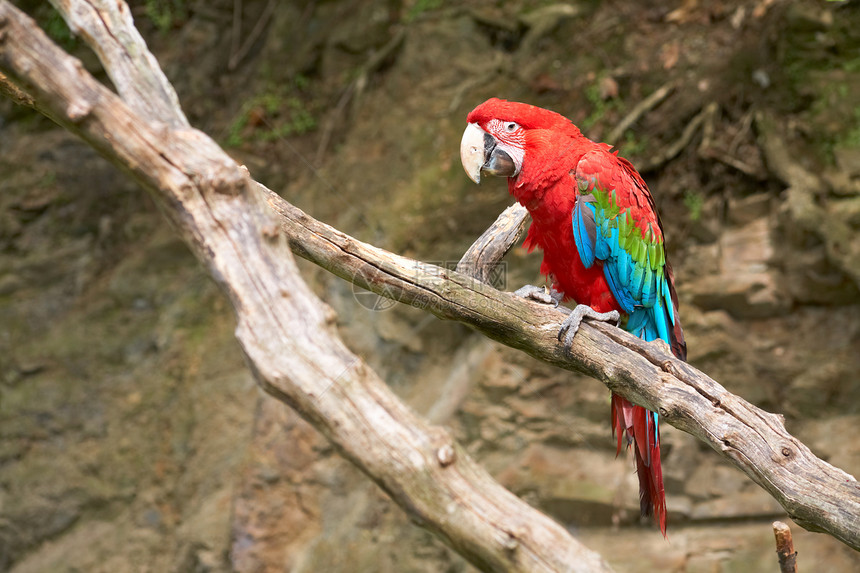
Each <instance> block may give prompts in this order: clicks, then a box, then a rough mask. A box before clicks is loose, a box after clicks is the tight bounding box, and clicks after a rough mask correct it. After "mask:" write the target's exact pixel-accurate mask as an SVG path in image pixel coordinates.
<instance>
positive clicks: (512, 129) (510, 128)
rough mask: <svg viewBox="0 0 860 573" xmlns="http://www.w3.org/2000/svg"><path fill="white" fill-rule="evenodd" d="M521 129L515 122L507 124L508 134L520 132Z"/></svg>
mask: <svg viewBox="0 0 860 573" xmlns="http://www.w3.org/2000/svg"><path fill="white" fill-rule="evenodd" d="M519 128H520V126H519V124H517V123H515V122H513V121H509V122H508V123H506V124H505V131H507V132H508V133H513V132H515V131H516V130H518V129H519Z"/></svg>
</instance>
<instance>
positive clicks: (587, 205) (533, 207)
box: [460, 98, 687, 536]
mask: <svg viewBox="0 0 860 573" xmlns="http://www.w3.org/2000/svg"><path fill="white" fill-rule="evenodd" d="M467 121H468V124H469V125H468V126H467V127H466V131H465V133H463V140H462V142H461V145H460V158H461V160H462V163H463V168H464V169H465V170H466V173H467V174H468V176H469V178H470V179H472V180H473V181H474V182H475V183H479V182H480V179H481V174H489V175H497V176H504V177H507V178H508V190H509V191H510V193H511V195H513V196H514V197H515V198H516V200H517V201H519V203H520V204H522V205H523V206H524V207H526V209H528V211H529V213H530V214H531V216H532V224H531V227H530V228H529V232H528V235H527V236H526V239H525V242H524V246H525V247H526V248H527V249H528V250H529V251H531V250H533V249H534V248H535V247H539V248H540V249H541V250H542V251H543V263H542V264H541V272H542V273H543V274H544V275H547V276H548V277H549V278H550V280H551V281H552V292H551V294H547V293H545V292H543V291H542V289H538V288H537V287H524V288H522V289H520V290H519V291H517V293H518V294H521V295H524V296H527V297H530V298H535V299H537V300H541V301H543V302H555V303H556V304H557V303H558V301H559V300H573V301H575V302H576V303H577V306H576V308H575V309H574V311H573V312H571V314H570V316H569V317H568V319H567V320H565V321H564V323H563V325H562V330H561V332H560V333H559V337H561V336H562V335H564V340H565V343H566V344H568V345H570V344H571V342H572V341H573V336H574V335H575V333H576V331H577V329H578V328H579V323H580V321H581V320H582V318H583V317H584V316H591V317H593V318H596V319H598V320H607V319H613V320H616V321H617V320H618V318H619V316H620V315H619V313H623V314H624V315H626V316H627V322H626V324H625V327H624V328H625V329H626V330H627V331H628V332H631V333H633V334H634V335H636V336H638V337H640V338H643V339H644V340H655V339H657V338H660V339H662V340H664V341H665V342H666V343H668V344H669V345H670V346H671V348H672V353H673V354H674V355H675V356H677V357H678V358H680V359H681V360H685V359H686V357H687V345H686V342H685V341H684V333H683V330H682V329H681V321H680V318H679V316H678V297H677V295H676V294H675V286H674V277H673V275H672V267H670V266H669V262H668V261H667V260H666V253H665V250H664V245H663V226H662V224H661V223H660V217H659V216H658V215H657V211H656V208H655V207H654V199H653V198H652V197H651V193H650V192H649V191H648V186H647V185H645V181H643V180H642V177H641V176H640V175H639V173H637V171H636V169H635V168H634V167H633V165H632V164H631V163H630V162H629V161H627V160H626V159H624V158H622V157H619V156H618V155H617V153H618V152H617V151H616V152H613V151H612V150H611V146H610V145H607V144H606V143H595V142H593V141H591V140H590V139H588V138H587V137H585V136H584V135H582V133H581V132H580V131H579V129H578V128H577V127H576V126H575V125H573V123H572V122H571V121H570V120H568V119H567V118H565V117H564V116H562V115H559V114H557V113H555V112H552V111H549V110H546V109H542V108H539V107H535V106H532V105H528V104H524V103H516V102H509V101H505V100H500V99H496V98H493V99H490V100H487V101H486V102H484V103H482V104H481V105H479V106H478V107H476V108H475V109H474V110H472V112H471V113H469V116H468V118H467ZM611 416H612V433H613V435H615V433H616V432H617V433H618V448H617V451H616V455H617V453H620V451H621V443H622V436H624V437H625V438H626V442H627V446H628V447H629V446H630V445H631V444H632V445H633V452H634V458H635V460H636V472H637V474H638V476H639V498H640V508H641V510H642V515H644V516H648V515H653V516H654V518H655V519H656V521H657V523H658V524H659V526H660V530H661V532H662V533H663V535H664V536H665V535H666V494H665V492H664V489H663V473H662V470H661V467H660V430H659V426H658V422H659V419H658V415H657V414H656V413H654V412H650V411H648V410H646V409H645V408H643V407H642V406H636V405H634V404H631V403H630V402H628V401H627V400H625V399H624V398H622V397H621V396H617V395H615V394H613V395H612V406H611Z"/></svg>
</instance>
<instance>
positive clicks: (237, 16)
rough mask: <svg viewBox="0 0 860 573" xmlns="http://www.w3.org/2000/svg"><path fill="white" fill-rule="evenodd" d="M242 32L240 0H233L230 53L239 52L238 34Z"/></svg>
mask: <svg viewBox="0 0 860 573" xmlns="http://www.w3.org/2000/svg"><path fill="white" fill-rule="evenodd" d="M241 34H242V0H233V28H232V36H233V37H232V38H230V54H236V53H238V52H239V48H240V47H241V46H240V45H239V36H240V35H241ZM230 60H231V61H232V55H231V57H230Z"/></svg>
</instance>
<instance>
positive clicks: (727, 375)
mask: <svg viewBox="0 0 860 573" xmlns="http://www.w3.org/2000/svg"><path fill="white" fill-rule="evenodd" d="M16 4H17V5H18V6H19V7H21V8H23V9H25V10H26V11H28V13H30V14H31V15H33V16H34V17H35V18H36V19H37V20H38V21H39V23H40V24H41V25H42V26H43V28H44V29H45V30H47V31H48V32H49V33H50V35H51V36H52V37H53V38H54V39H55V40H56V41H57V42H58V43H60V44H61V45H62V46H63V47H64V48H65V49H67V50H69V51H70V52H71V53H73V54H74V55H76V56H77V57H79V58H81V59H82V60H83V62H84V64H85V65H86V67H87V68H88V69H90V70H91V71H92V72H93V73H94V74H96V76H97V77H99V78H101V79H103V80H104V81H106V82H108V80H106V79H105V74H104V73H103V71H102V70H101V67H100V64H99V63H98V60H97V59H96V58H95V57H94V55H93V54H92V53H91V52H90V51H89V50H88V49H87V48H86V47H85V46H84V45H83V43H82V42H81V41H80V40H77V39H75V38H74V37H73V36H72V35H71V34H70V33H69V31H68V29H67V28H66V27H65V25H64V24H63V23H62V20H61V19H60V18H59V17H58V16H57V15H56V14H55V13H54V12H53V10H52V9H51V8H50V7H49V6H48V5H47V3H43V2H24V1H21V2H16ZM131 5H132V8H133V12H134V15H135V21H136V24H137V26H138V28H139V29H140V31H141V32H142V34H143V36H144V37H145V39H146V41H147V43H148V44H149V46H150V48H151V50H152V51H153V53H154V54H155V56H156V58H157V59H158V60H159V62H160V63H161V65H162V67H163V68H164V70H165V72H166V74H167V76H168V77H169V78H170V80H171V81H172V82H173V84H174V85H175V86H176V89H177V92H178V94H179V98H180V101H181V102H182V105H183V107H184V109H185V111H186V113H187V114H188V116H189V118H190V119H191V122H192V124H193V125H194V126H195V127H198V128H200V129H202V130H203V131H205V132H206V133H208V134H210V135H211V136H212V137H213V138H215V139H216V141H218V142H219V143H221V144H222V145H223V146H224V147H225V148H226V149H227V150H228V152H229V153H230V154H231V155H232V156H233V157H235V158H236V159H237V160H238V161H239V162H241V163H243V164H245V165H247V166H248V168H249V169H250V171H251V174H252V175H253V176H254V177H255V178H256V179H258V180H259V181H261V182H262V183H264V184H266V185H267V186H268V187H270V188H272V189H274V190H276V191H278V192H279V193H281V194H282V195H283V196H284V197H285V198H286V199H287V200H289V201H291V202H292V203H294V204H296V205H297V206H299V207H300V208H302V209H304V210H305V211H307V212H308V213H309V214H311V215H312V216H314V217H316V218H318V219H320V220H322V221H325V222H327V223H329V224H331V225H333V226H335V227H337V228H339V229H341V230H343V231H345V232H347V233H350V234H352V235H354V236H356V237H358V238H360V239H362V240H364V241H367V242H370V243H372V244H374V245H377V246H379V247H383V248H385V249H388V250H391V251H394V252H396V253H400V254H404V255H408V256H410V257H414V258H417V259H421V260H426V261H434V262H438V263H445V262H455V261H457V260H458V259H459V258H460V255H461V254H462V253H463V251H464V250H465V249H466V248H467V247H468V246H469V245H470V244H471V242H472V241H473V240H474V239H475V238H476V237H477V236H478V235H479V234H480V233H481V232H482V231H483V230H484V229H485V228H486V227H487V226H488V225H489V224H490V223H492V221H493V220H494V219H495V218H496V216H497V215H498V214H499V213H500V212H501V211H502V210H503V209H504V208H505V207H506V206H507V205H509V204H510V203H511V202H512V200H511V198H510V197H509V195H508V193H507V189H506V185H505V183H504V182H503V181H501V180H497V179H493V180H487V181H485V182H484V183H483V184H482V185H481V186H475V185H473V184H472V183H471V182H470V181H469V180H468V179H467V178H466V176H465V174H464V173H463V172H462V169H461V167H460V164H459V157H458V147H459V140H460V135H461V133H462V131H463V129H464V127H465V116H466V114H467V113H468V111H469V110H471V109H472V108H473V107H474V106H476V105H477V104H478V103H480V102H482V101H484V100H485V99H487V98H488V97H491V96H497V97H503V98H507V99H513V100H520V101H527V102H529V103H533V104H537V105H540V106H543V107H548V108H551V109H553V110H555V111H558V112H560V113H562V114H564V115H566V116H568V117H570V118H571V119H572V120H573V121H574V122H575V123H576V124H577V125H579V126H580V128H581V129H582V130H583V131H584V132H585V133H586V135H588V136H590V137H591V138H592V139H596V140H601V141H608V142H609V143H612V144H614V145H616V146H617V147H618V148H619V149H620V150H621V154H622V155H624V156H625V157H628V158H629V159H631V160H632V161H633V163H634V164H635V165H637V166H638V167H639V168H640V171H642V173H643V175H644V177H645V179H646V181H647V182H648V184H649V185H650V187H651V190H652V192H653V194H654V196H655V200H656V202H657V205H658V208H659V210H660V212H661V216H662V219H663V223H664V226H665V232H666V236H667V245H668V247H667V248H668V255H669V257H670V260H671V261H672V263H673V265H674V267H675V273H676V284H677V287H678V293H679V296H680V299H681V317H682V320H683V324H684V327H685V331H686V335H687V340H688V346H689V351H690V355H689V359H690V362H691V363H692V364H694V365H695V366H696V367H698V368H700V369H701V370H703V371H705V372H706V373H708V374H709V375H711V376H712V377H713V378H715V379H716V380H717V381H719V382H720V383H721V384H723V385H724V386H725V387H726V388H728V389H729V390H730V391H732V392H734V393H737V394H739V395H741V396H743V397H744V398H746V399H747V400H750V401H751V402H753V403H755V404H757V405H758V406H760V407H761V408H764V409H765V410H768V411H772V412H779V413H781V414H783V415H784V416H785V418H786V424H787V427H788V430H789V431H790V432H792V433H793V434H794V435H796V436H797V437H798V438H800V439H801V440H802V441H804V442H805V443H806V444H807V445H809V446H810V447H811V448H812V450H813V452H815V453H816V454H817V455H818V456H820V457H822V458H823V459H825V460H827V461H829V462H830V463H832V464H834V465H836V466H837V467H840V468H842V469H844V470H846V471H847V472H849V473H852V474H853V475H855V476H856V475H858V474H860V441H858V440H857V439H855V438H854V436H853V434H854V432H856V430H857V428H858V427H860V374H858V372H860V289H858V287H860V239H858V237H857V232H858V229H860V2H856V1H846V2H828V1H817V0H800V1H796V2H788V1H783V0H755V1H753V2H745V1H741V0H713V1H707V0H655V1H649V2H625V1H621V0H603V1H600V0H588V1H580V2H569V3H553V2H547V1H538V0H534V1H528V0H522V1H517V0H511V1H504V2H502V1H495V2H479V1H471V2H454V1H452V0H328V1H317V2H314V1H305V2H295V1H289V2H287V1H285V2H275V1H274V0H269V1H264V0H234V1H230V2H228V1H224V0H215V1H210V2H201V1H183V0H172V1H168V0H145V1H140V2H132V3H131ZM108 83H109V82H108ZM655 93H657V94H658V95H661V96H662V97H655V98H653V99H652V100H650V102H648V101H646V100H648V98H649V96H652V94H655ZM642 102H646V103H647V105H645V104H643V103H642ZM637 106H639V107H638V108H637ZM634 110H635V111H636V114H635V116H633V117H632V118H633V119H635V121H633V122H632V123H630V124H629V125H628V126H626V127H625V126H624V125H621V129H619V128H618V126H619V125H620V124H621V122H622V120H623V119H624V118H625V117H628V115H629V114H630V113H631V112H634ZM538 267H539V255H536V254H535V255H527V254H525V252H524V251H523V250H522V249H521V248H517V249H515V250H514V251H512V252H511V253H510V254H509V255H508V257H507V259H506V267H505V272H504V273H503V274H502V276H500V277H499V282H500V286H502V287H504V288H506V289H508V290H513V289H515V288H517V287H519V286H521V285H522V284H525V283H532V284H542V281H543V279H542V277H540V275H539V273H538ZM301 268H302V270H303V273H304V276H305V278H306V279H307V280H308V281H309V282H310V283H311V284H312V285H313V287H314V288H315V290H316V291H317V292H318V293H319V295H320V296H321V297H322V298H323V299H324V300H325V301H327V302H328V303H329V304H330V305H331V306H332V307H334V308H335V309H336V311H337V313H338V316H339V325H340V328H341V334H342V336H343V337H344V339H345V340H346V342H347V344H348V345H349V346H350V347H351V348H352V349H353V350H354V351H355V352H357V353H358V354H360V355H361V356H363V357H364V358H365V359H366V360H367V361H368V362H369V363H370V364H371V365H372V366H373V367H374V368H376V370H377V371H378V372H379V373H380V374H381V375H382V376H383V378H385V379H386V380H387V382H388V383H389V384H390V386H391V387H392V388H393V389H394V390H395V392H397V393H398V394H399V395H400V396H401V397H402V398H403V399H404V400H405V401H406V402H408V403H409V404H410V405H411V407H412V408H413V409H414V410H416V411H417V412H419V413H421V414H422V415H424V416H425V417H427V418H428V419H430V420H431V421H433V422H434V423H438V424H442V425H444V426H446V427H448V428H450V430H451V431H452V433H453V434H454V435H455V436H456V437H457V438H458V439H459V440H461V442H462V443H463V444H465V446H466V447H467V449H468V450H469V451H470V452H471V453H472V454H473V455H474V456H475V457H476V458H477V459H478V460H480V461H481V462H482V463H483V464H484V466H485V467H486V468H488V469H489V471H490V472H491V473H492V474H493V475H494V476H495V477H496V478H497V479H498V480H499V481H500V482H501V483H502V484H504V485H505V486H506V487H508V488H509V489H511V490H512V491H514V492H515V493H516V494H517V495H520V496H522V497H523V498H524V499H526V500H527V501H528V502H529V503H531V504H532V505H534V506H536V507H538V508H540V509H541V510H543V511H545V512H547V513H548V514H549V515H551V516H553V517H554V518H555V519H557V520H558V521H559V522H561V523H562V524H564V525H565V526H566V527H567V528H569V529H570V530H571V531H572V532H573V533H574V534H575V535H576V536H577V537H579V538H580V539H581V540H582V541H583V542H584V543H585V544H586V545H588V546H589V547H591V548H592V549H594V550H597V551H599V552H600V553H602V554H603V555H604V557H605V558H606V559H607V560H608V561H609V562H610V563H611V564H612V565H613V566H614V567H615V568H616V569H617V570H618V571H631V572H632V571H643V570H650V571H676V572H709V573H712V572H730V571H738V572H740V571H765V570H767V571H775V570H776V569H777V563H776V556H775V554H774V543H773V534H772V531H771V526H770V523H771V522H772V521H773V520H774V519H777V518H783V517H784V512H783V511H782V510H781V508H780V506H779V505H778V504H777V503H776V502H775V501H773V500H772V499H771V498H770V496H769V495H768V494H766V493H765V492H764V491H763V490H762V489H760V488H759V487H758V486H756V485H755V484H754V483H752V482H751V481H750V480H749V479H748V478H747V477H746V476H745V475H744V474H742V473H741V472H740V471H738V470H736V469H734V468H733V467H731V466H729V465H728V464H726V463H724V462H722V461H721V459H720V458H719V456H718V455H717V454H715V453H714V452H713V451H711V450H710V449H709V448H707V447H706V446H704V445H703V444H700V443H698V442H697V441H696V440H695V439H693V438H692V437H690V436H688V435H686V434H684V433H682V432H680V431H678V430H675V429H674V428H672V427H670V426H668V425H664V427H663V430H662V432H663V434H662V438H663V443H664V446H663V448H664V449H663V451H664V453H663V457H664V461H663V467H664V472H665V477H666V490H667V497H668V506H669V537H668V540H664V539H663V537H662V536H661V535H660V533H659V531H658V529H657V528H656V527H655V526H654V525H653V523H650V522H648V521H642V520H640V518H639V515H638V506H639V504H638V492H637V485H636V478H635V474H634V470H633V463H632V460H631V459H630V458H629V457H627V456H624V455H622V456H619V458H618V459H616V458H615V447H614V443H613V441H612V439H611V437H610V429H609V391H608V390H607V389H606V388H605V387H604V386H603V385H601V384H600V383H599V382H597V381H595V380H592V379H589V378H585V377H578V376H575V375H572V374H571V373H569V372H565V371H561V370H558V369H556V368H553V367H550V366H547V365H545V364H542V363H539V362H537V361H535V360H533V359H531V358H529V357H527V356H525V355H523V354H522V353H520V352H518V351H515V350H512V349H509V348H506V347H502V346H499V345H497V344H495V343H492V342H490V341H488V340H486V339H485V338H483V337H482V336H480V335H477V334H475V333H473V332H471V331H470V330H469V329H467V328H465V327H463V326H462V325H459V324H452V323H448V322H442V321H439V320H437V319H436V318H434V317H432V316H431V315H428V314H426V313H423V312H421V311H418V310H415V309H412V308H409V307H405V306H403V305H389V304H385V303H384V301H382V304H377V303H378V302H380V301H377V300H376V298H375V295H369V294H368V293H364V292H361V291H357V290H356V289H354V288H353V287H352V286H351V285H350V284H349V283H347V282H345V281H343V280H341V279H339V278H337V277H334V276H332V275H329V274H327V273H326V272H325V271H322V270H321V269H319V268H316V267H314V266H313V265H311V264H308V263H305V262H304V261H302V265H301ZM233 328H234V321H233V315H232V312H231V309H230V308H229V306H228V304H227V302H226V300H225V299H224V297H223V296H222V295H221V293H220V292H219V291H218V288H217V287H216V285H215V284H214V282H213V281H212V280H210V278H209V277H208V275H207V273H206V271H205V269H203V268H202V267H201V266H200V265H199V264H198V262H197V261H196V260H195V259H194V258H193V257H192V256H191V255H190V253H189V251H188V250H187V249H186V248H185V247H184V245H183V244H182V243H181V242H180V240H179V239H178V238H177V235H176V234H175V233H174V232H173V230H172V229H171V228H170V227H169V225H168V223H167V222H166V219H165V218H164V217H163V216H161V215H160V213H159V212H158V211H157V209H156V208H155V206H154V204H153V202H152V201H151V199H150V198H149V196H148V195H147V194H146V193H145V192H144V191H143V190H141V189H140V188H139V187H138V186H137V185H136V184H135V182H134V181H133V180H131V179H130V178H129V177H128V176H126V175H125V174H124V173H122V172H120V171H119V170H117V169H116V168H114V167H113V166H112V165H110V164H108V163H107V162H106V161H104V160H103V159H101V158H100V157H99V156H97V155H96V154H95V152H93V151H92V150H91V149H89V148H88V147H87V146H86V145H84V144H82V143H81V142H79V141H78V140H77V139H76V138H75V137H74V136H73V135H71V134H69V133H67V132H65V131H64V130H62V129H60V128H58V127H57V126H55V125H54V124H52V123H51V122H50V121H48V120H46V119H44V118H42V117H41V116H39V115H38V114H36V113H35V112H33V111H31V110H28V109H24V108H21V107H16V106H14V105H13V104H12V103H11V102H9V101H8V100H5V99H0V570H2V571H12V572H15V573H24V572H28V573H29V572H55V571H81V572H84V571H86V572H112V573H124V572H139V571H154V572H162V571H167V572H177V573H183V572H213V573H214V572H226V571H232V570H235V571H241V572H254V573H257V572H276V571H278V572H279V571H291V572H359V571H360V572H365V571H367V572H376V571H379V572H440V571H444V572H451V573H454V572H461V571H462V572H465V571H474V569H473V568H472V567H471V566H469V565H468V564H466V563H465V562H464V561H463V560H462V559H461V558H460V557H459V556H458V555H456V554H455V553H454V552H452V551H450V550H448V549H447V548H446V547H445V546H444V545H443V544H441V543H440V542H438V541H436V539H435V538H433V537H432V536H431V535H430V534H428V533H426V532H425V531H424V530H422V529H420V528H418V527H417V526H414V525H413V524H411V523H410V522H409V519H408V518H407V517H406V516H405V514H404V513H403V512H401V510H400V509H399V508H397V507H396V506H395V505H394V504H393V503H391V502H390V501H389V500H388V499H387V498H386V497H385V495H384V494H382V493H381V491H380V490H379V489H378V488H377V487H376V486H375V485H374V484H372V483H371V482H369V481H368V480H367V479H366V478H365V477H364V476H363V475H362V474H360V473H359V472H358V471H357V470H355V469H354V468H353V467H351V466H350V465H349V464H348V463H346V462H344V461H343V460H341V459H340V458H339V457H338V456H337V455H336V453H335V452H334V451H333V449H332V448H331V447H330V446H329V445H328V444H327V443H326V442H325V440H324V439H323V438H321V437H320V436H319V435H318V434H317V433H316V432H315V431H314V430H313V429H312V428H310V426H308V425H307V424H306V423H304V422H303V421H302V420H300V419H299V418H298V417H297V416H296V415H295V414H294V413H293V412H292V411H290V410H289V409H287V408H286V407H284V406H283V405H281V404H280V403H276V402H274V401H273V400H272V399H270V398H268V397H265V396H263V395H262V393H261V392H260V391H259V390H257V388H256V386H255V384H254V382H253V380H252V378H251V376H250V374H249V372H248V370H247V369H246V367H245V364H244V362H243V359H242V356H241V354H240V351H239V348H238V345H237V344H236V342H235V340H234V338H233V332H232V331H233ZM789 523H790V522H789ZM792 529H793V532H794V534H795V543H796V547H797V549H798V551H799V565H800V569H801V570H806V571H812V570H815V571H850V570H858V568H860V555H858V553H856V552H854V551H852V550H851V549H849V548H847V547H846V546H844V545H842V544H841V543H839V542H837V541H835V540H834V539H832V538H830V537H828V536H825V535H820V534H812V533H807V532H805V531H803V530H801V529H800V528H799V527H797V526H793V527H792Z"/></svg>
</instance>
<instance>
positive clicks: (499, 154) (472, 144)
mask: <svg viewBox="0 0 860 573" xmlns="http://www.w3.org/2000/svg"><path fill="white" fill-rule="evenodd" d="M460 162H461V163H462V164H463V169H464V170H465V171H466V175H468V176H469V179H471V180H472V181H474V182H475V183H480V182H481V173H486V174H488V175H498V176H501V177H511V176H513V175H515V174H516V172H517V166H516V164H515V163H514V160H513V159H511V156H510V155H508V153H507V152H506V151H505V150H504V149H502V148H501V147H499V145H498V142H497V141H496V139H495V138H494V137H493V136H492V135H490V134H489V133H487V132H486V131H484V130H483V129H481V128H480V127H479V126H478V124H477V123H470V124H469V125H467V126H466V131H464V132H463V139H461V140H460Z"/></svg>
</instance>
